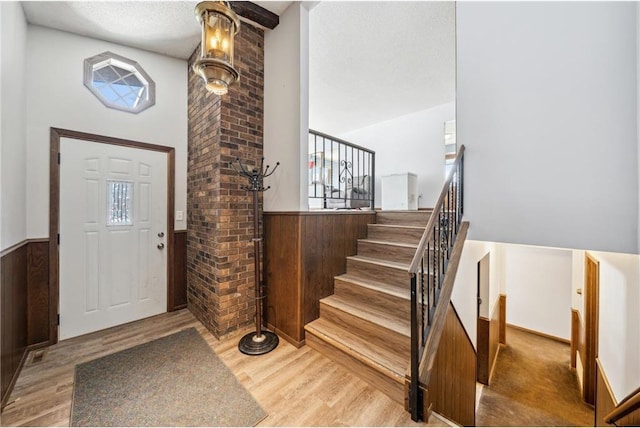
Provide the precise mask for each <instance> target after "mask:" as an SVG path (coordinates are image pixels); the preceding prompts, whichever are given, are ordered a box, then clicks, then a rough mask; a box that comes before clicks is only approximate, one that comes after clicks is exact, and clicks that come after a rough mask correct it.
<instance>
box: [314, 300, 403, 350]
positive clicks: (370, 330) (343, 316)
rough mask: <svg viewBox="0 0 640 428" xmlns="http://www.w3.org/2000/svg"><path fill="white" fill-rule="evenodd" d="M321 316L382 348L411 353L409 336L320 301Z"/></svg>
mask: <svg viewBox="0 0 640 428" xmlns="http://www.w3.org/2000/svg"><path fill="white" fill-rule="evenodd" d="M320 316H321V317H325V318H327V319H330V320H331V322H333V323H335V324H337V325H339V326H341V327H343V328H345V329H348V330H349V331H351V332H352V333H354V334H357V335H359V336H361V337H367V338H369V339H370V340H371V343H374V344H375V345H377V346H380V347H381V348H386V349H389V350H391V351H397V352H398V353H401V354H404V355H410V353H411V340H410V338H409V337H408V336H404V335H402V334H400V333H398V332H395V331H393V330H389V329H388V328H386V327H383V326H381V325H378V324H376V323H373V322H370V321H368V320H365V319H362V318H360V317H357V316H355V315H352V314H350V313H348V312H344V311H342V310H340V309H337V308H334V307H332V306H329V305H327V304H326V303H324V302H322V301H320Z"/></svg>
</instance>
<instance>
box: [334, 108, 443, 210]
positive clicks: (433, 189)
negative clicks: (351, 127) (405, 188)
mask: <svg viewBox="0 0 640 428" xmlns="http://www.w3.org/2000/svg"><path fill="white" fill-rule="evenodd" d="M455 116H456V111H455V103H453V102H451V103H447V104H442V105H439V106H437V107H433V108H430V109H427V110H422V111H418V112H415V113H412V114H408V115H404V116H401V117H397V118H394V119H390V120H386V121H384V122H380V123H377V124H375V125H371V126H367V127H365V128H361V129H357V130H355V131H351V132H348V133H345V134H342V135H338V137H339V138H342V139H344V140H346V141H349V142H351V143H354V144H357V145H359V146H362V147H366V148H368V149H371V150H373V151H375V152H376V194H375V198H376V206H377V207H380V206H381V205H382V199H381V190H382V177H383V176H384V175H389V174H400V173H405V172H412V173H415V174H417V175H418V194H420V195H422V196H421V197H420V198H419V199H418V206H419V208H430V207H433V205H434V204H435V203H436V201H437V199H438V196H439V195H440V192H441V191H442V184H443V183H444V178H445V177H444V154H445V151H444V122H445V121H447V120H452V119H455Z"/></svg>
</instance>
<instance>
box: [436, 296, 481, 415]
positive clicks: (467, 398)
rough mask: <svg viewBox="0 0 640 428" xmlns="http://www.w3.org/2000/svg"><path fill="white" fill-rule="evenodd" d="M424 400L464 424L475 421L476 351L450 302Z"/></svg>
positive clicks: (438, 410)
mask: <svg viewBox="0 0 640 428" xmlns="http://www.w3.org/2000/svg"><path fill="white" fill-rule="evenodd" d="M426 393H427V397H425V400H424V402H425V403H431V405H432V406H433V411H435V412H437V413H439V414H441V415H443V416H445V417H446V418H448V419H450V420H452V421H454V422H456V423H458V424H460V425H463V426H475V422H476V412H475V403H476V352H475V350H474V348H473V343H472V342H471V339H470V338H469V336H468V335H467V331H466V330H465V328H464V326H463V325H462V322H461V321H460V317H459V316H458V313H457V312H456V310H455V307H454V306H453V304H452V303H449V308H448V309H447V317H446V320H445V325H444V329H443V331H442V337H441V339H440V344H439V345H438V352H437V353H436V357H435V360H434V363H433V371H432V372H431V378H430V379H429V386H428V388H427V392H426Z"/></svg>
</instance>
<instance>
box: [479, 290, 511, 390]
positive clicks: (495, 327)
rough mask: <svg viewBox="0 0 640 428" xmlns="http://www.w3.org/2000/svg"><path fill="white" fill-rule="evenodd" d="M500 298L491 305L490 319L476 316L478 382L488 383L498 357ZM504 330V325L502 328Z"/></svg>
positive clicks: (500, 325) (500, 314) (500, 328)
mask: <svg viewBox="0 0 640 428" xmlns="http://www.w3.org/2000/svg"><path fill="white" fill-rule="evenodd" d="M501 300H502V299H499V300H498V302H497V303H496V304H495V305H494V307H493V313H492V314H491V319H487V318H484V317H479V318H478V340H477V342H476V347H477V366H478V367H477V373H478V382H480V383H483V384H485V385H489V383H490V380H491V374H492V373H493V367H494V366H495V363H496V360H497V359H498V351H499V349H500V335H501V330H502V324H501V322H502V318H503V317H502V308H503V305H502V304H501ZM504 329H505V330H506V326H505V328H504Z"/></svg>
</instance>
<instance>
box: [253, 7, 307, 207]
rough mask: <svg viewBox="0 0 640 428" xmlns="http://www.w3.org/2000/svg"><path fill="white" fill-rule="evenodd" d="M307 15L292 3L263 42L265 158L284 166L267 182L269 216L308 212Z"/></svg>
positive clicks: (265, 196) (265, 195)
mask: <svg viewBox="0 0 640 428" xmlns="http://www.w3.org/2000/svg"><path fill="white" fill-rule="evenodd" d="M308 14H309V12H308V10H307V9H306V8H305V7H302V5H301V3H300V2H293V3H292V4H291V5H290V6H289V7H288V8H287V9H286V10H285V12H284V13H283V14H282V15H281V16H280V24H279V25H278V26H277V27H276V28H275V29H273V30H270V31H266V32H265V42H264V156H265V158H266V160H267V161H268V162H271V163H275V162H276V161H279V162H280V167H279V169H278V171H277V172H276V173H275V174H274V175H273V176H271V177H270V178H269V179H268V180H269V182H268V183H267V184H269V185H270V186H271V190H270V191H269V192H265V194H264V210H265V211H304V210H307V209H308V207H307V198H306V192H307V189H306V186H307V183H306V180H307V179H306V176H305V175H304V174H303V172H305V173H306V171H304V169H303V167H304V165H306V162H305V160H306V158H307V153H306V152H307V144H306V142H307V138H308V137H307V135H308V128H309V125H308V109H309V107H308V105H309V95H308V94H309V84H308V63H309V46H308V39H309V38H308V32H309V25H308V22H309V19H308Z"/></svg>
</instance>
